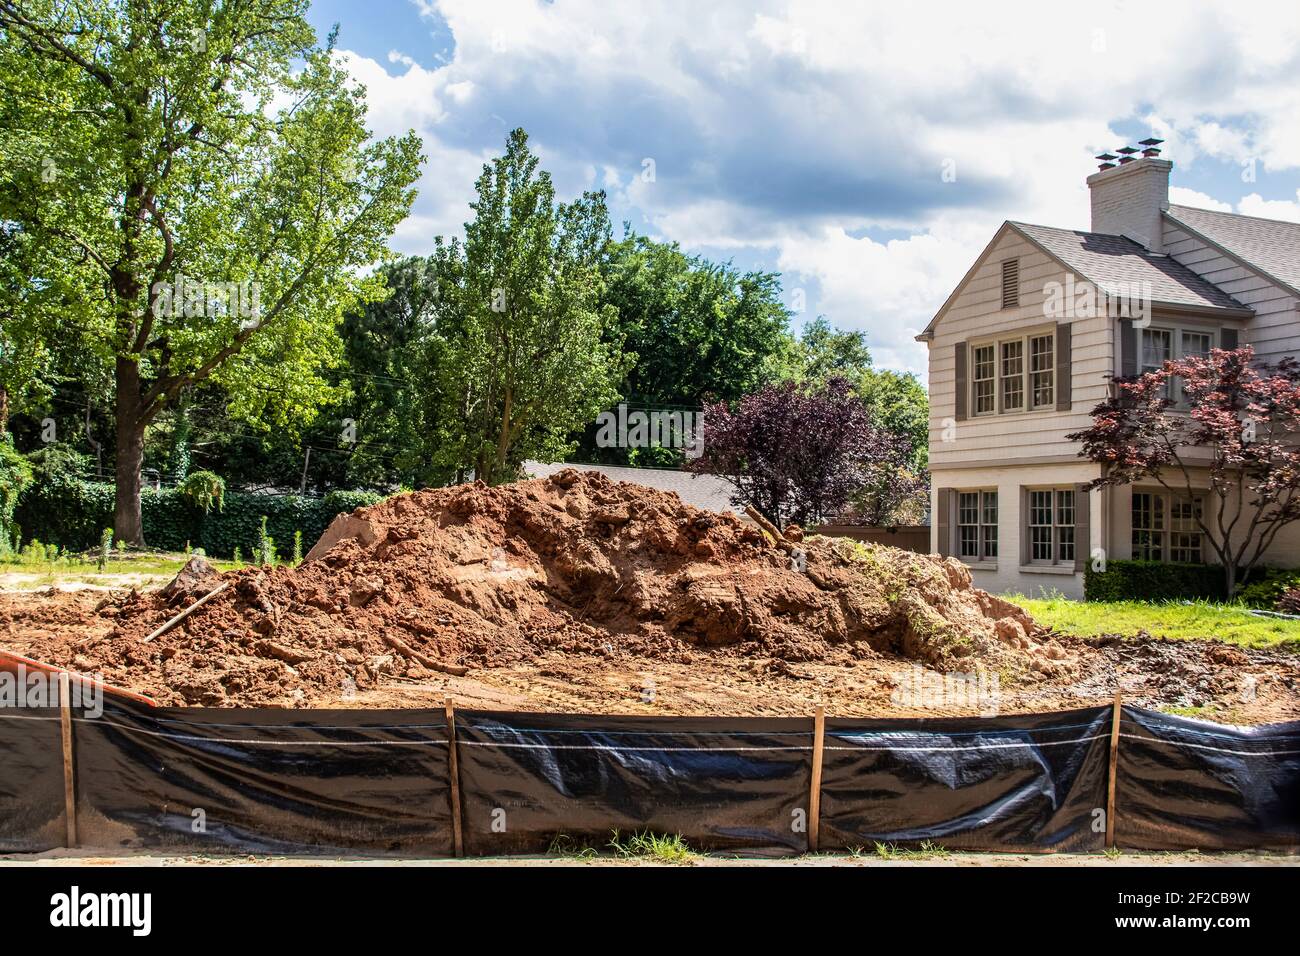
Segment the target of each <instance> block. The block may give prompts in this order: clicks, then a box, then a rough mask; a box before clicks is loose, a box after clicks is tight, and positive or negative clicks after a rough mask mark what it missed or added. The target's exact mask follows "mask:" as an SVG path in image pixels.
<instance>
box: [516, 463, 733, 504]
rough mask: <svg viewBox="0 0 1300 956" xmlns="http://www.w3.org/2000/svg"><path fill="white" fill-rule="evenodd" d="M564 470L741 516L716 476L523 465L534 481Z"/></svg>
mask: <svg viewBox="0 0 1300 956" xmlns="http://www.w3.org/2000/svg"><path fill="white" fill-rule="evenodd" d="M565 468H576V469H577V470H578V471H598V472H600V473H601V474H602V475H604V476H605V477H607V478H610V479H612V480H614V481H628V482H631V483H632V484H634V485H644V486H645V487H647V488H654V489H656V490H658V491H675V492H676V493H677V497H679V498H681V499H682V501H683V502H685V503H686V504H688V505H694V506H695V507H696V508H704V509H706V510H708V511H734V512H736V513H737V514H740V513H742V512H741V510H740V509H739V508H737V507H736V506H735V505H733V504H732V503H731V495H732V493H733V492H734V491H735V489H734V488H733V487H732V485H731V482H729V481H726V480H725V479H722V478H719V477H717V476H716V475H694V474H691V473H690V472H688V471H673V470H670V469H667V468H619V467H615V466H613V465H582V464H573V465H570V464H565V463H564V462H562V461H561V462H555V463H549V464H548V463H546V462H540V461H526V462H524V471H525V472H527V473H528V474H530V475H532V476H534V477H536V478H549V477H550V476H551V475H553V474H555V473H556V472H558V471H562V470H564V469H565Z"/></svg>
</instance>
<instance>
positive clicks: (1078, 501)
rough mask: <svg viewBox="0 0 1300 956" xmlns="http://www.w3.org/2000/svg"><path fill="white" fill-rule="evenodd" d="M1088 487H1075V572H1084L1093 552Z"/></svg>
mask: <svg viewBox="0 0 1300 956" xmlns="http://www.w3.org/2000/svg"><path fill="white" fill-rule="evenodd" d="M1089 504H1090V501H1089V499H1088V486H1087V485H1075V486H1074V570H1076V571H1082V570H1084V569H1085V568H1087V566H1088V557H1089V555H1090V554H1091V552H1092V542H1091V539H1090V538H1089V535H1090V534H1091V522H1092V511H1091V509H1090V508H1089Z"/></svg>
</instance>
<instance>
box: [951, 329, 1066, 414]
mask: <svg viewBox="0 0 1300 956" xmlns="http://www.w3.org/2000/svg"><path fill="white" fill-rule="evenodd" d="M971 363H972V373H971V384H970V389H971V407H972V408H973V409H974V413H975V414H976V415H992V414H995V413H997V412H1024V411H1032V410H1035V409H1041V408H1053V407H1055V405H1054V402H1055V396H1056V335H1055V334H1054V333H1051V332H1045V333H1040V334H1038V335H1027V336H1026V335H1020V336H1016V337H1014V338H1005V339H999V340H998V341H996V342H987V343H981V344H979V345H975V346H972V347H971Z"/></svg>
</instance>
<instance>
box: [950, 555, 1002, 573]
mask: <svg viewBox="0 0 1300 956" xmlns="http://www.w3.org/2000/svg"><path fill="white" fill-rule="evenodd" d="M958 560H959V561H961V563H962V564H964V565H966V567H968V568H970V569H971V570H972V571H996V570H997V569H998V563H997V562H996V561H967V560H965V559H964V558H958Z"/></svg>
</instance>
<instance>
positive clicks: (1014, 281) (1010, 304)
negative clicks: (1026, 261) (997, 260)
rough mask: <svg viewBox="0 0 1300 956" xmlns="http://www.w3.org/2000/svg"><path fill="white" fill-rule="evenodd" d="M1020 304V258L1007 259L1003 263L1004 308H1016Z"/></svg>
mask: <svg viewBox="0 0 1300 956" xmlns="http://www.w3.org/2000/svg"><path fill="white" fill-rule="evenodd" d="M1018 305H1020V260H1019V259H1007V260H1005V261H1004V262H1003V263H1002V308H1004V309H1014V308H1015V307H1016V306H1018Z"/></svg>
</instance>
